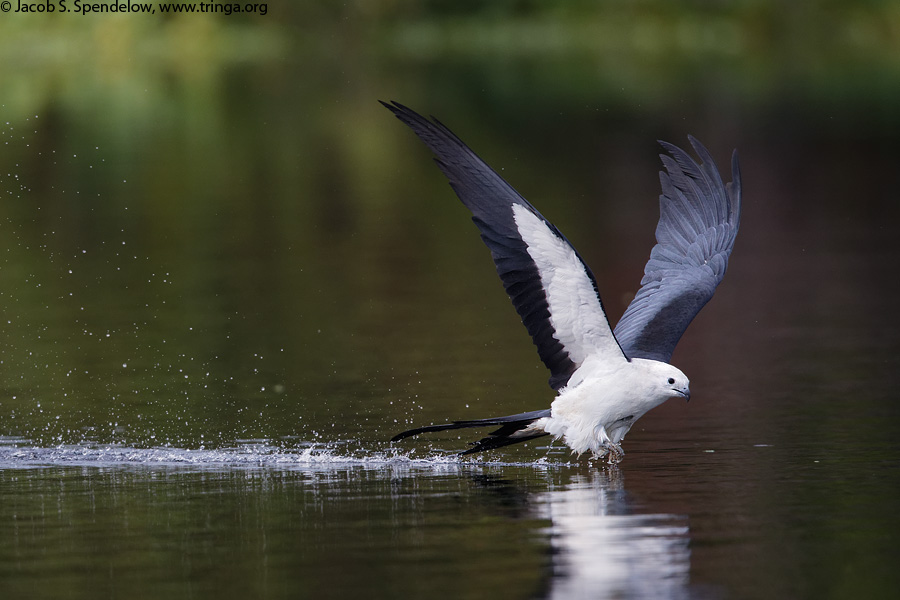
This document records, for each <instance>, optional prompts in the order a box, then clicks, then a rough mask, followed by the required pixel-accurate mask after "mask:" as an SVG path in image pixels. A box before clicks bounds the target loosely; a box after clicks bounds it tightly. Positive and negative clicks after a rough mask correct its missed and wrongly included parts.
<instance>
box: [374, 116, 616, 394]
mask: <svg viewBox="0 0 900 600" xmlns="http://www.w3.org/2000/svg"><path fill="white" fill-rule="evenodd" d="M382 104H384V106H385V107H387V108H388V109H389V110H390V111H391V112H393V113H394V115H396V117H397V118H398V119H400V120H401V121H402V122H403V123H405V124H406V125H408V126H409V127H410V128H411V129H412V130H413V131H414V132H415V133H416V135H418V136H419V138H421V140H422V141H423V142H425V145H427V146H428V147H429V148H430V149H431V151H432V152H434V154H435V156H436V157H437V158H436V161H437V164H438V166H439V167H440V169H441V171H443V172H444V175H446V176H447V178H448V179H449V180H450V185H451V187H452V188H453V190H454V191H455V192H456V195H457V196H459V199H460V200H462V202H463V204H465V205H466V206H467V207H468V208H469V210H470V211H472V220H473V221H474V222H475V224H476V225H477V226H478V229H480V230H481V239H482V240H484V243H485V244H486V245H487V247H488V248H489V249H490V251H491V256H492V257H493V259H494V264H495V265H496V267H497V273H498V274H499V275H500V279H501V280H503V286H504V287H505V288H506V293H507V294H509V297H510V299H511V300H512V303H513V305H514V306H515V308H516V311H517V312H518V313H519V316H520V317H521V318H522V322H523V323H524V324H525V327H526V328H527V329H528V333H529V334H531V338H532V339H533V340H534V344H535V346H537V350H538V354H539V355H540V357H541V360H542V361H544V364H545V365H547V368H548V369H550V374H551V376H550V387H552V388H553V389H560V388H562V387H563V386H565V385H566V382H568V380H569V377H570V376H571V375H572V373H573V372H575V370H576V369H577V368H578V367H579V366H580V365H581V363H582V362H583V361H584V359H585V358H587V357H588V356H590V355H593V356H598V357H599V358H601V359H603V360H625V355H624V354H623V352H622V349H621V348H620V347H619V345H618V343H617V342H616V338H615V336H613V333H612V328H611V327H610V325H609V321H608V320H607V318H606V312H605V311H604V310H603V305H602V304H601V302H600V295H599V294H598V293H597V283H596V281H595V280H594V275H593V274H592V273H591V271H590V269H588V267H587V265H585V264H584V261H583V260H582V259H581V257H580V256H579V255H578V252H577V251H576V250H575V248H574V247H573V246H572V245H571V244H570V243H569V242H568V240H566V238H565V237H564V236H563V235H562V234H561V233H560V232H559V230H558V229H556V227H554V226H553V225H552V224H551V223H550V222H549V221H547V219H545V218H544V217H543V216H542V215H541V214H540V213H539V212H538V211H537V210H536V209H535V208H534V207H533V206H531V204H529V203H528V201H527V200H525V198H523V197H522V196H521V195H519V193H518V192H516V191H515V190H514V189H513V188H512V186H510V185H509V184H508V183H506V181H504V180H503V178H502V177H500V176H499V175H498V174H497V173H496V172H495V171H494V170H493V169H491V168H490V167H489V166H488V165H487V164H486V163H485V162H484V161H483V160H481V159H480V158H478V156H477V155H476V154H475V153H474V152H472V151H471V150H470V149H469V148H468V147H467V146H466V145H465V144H464V143H463V142H462V141H461V140H460V139H459V138H458V137H456V136H455V135H454V134H453V133H452V132H451V131H450V130H449V129H447V128H446V127H445V126H444V125H442V124H441V123H440V122H439V121H437V119H434V120H428V119H426V118H424V117H422V116H421V115H419V114H417V113H416V112H414V111H412V110H410V109H409V108H407V107H405V106H403V105H402V104H399V103H397V102H394V103H392V104H387V103H384V102H382Z"/></svg>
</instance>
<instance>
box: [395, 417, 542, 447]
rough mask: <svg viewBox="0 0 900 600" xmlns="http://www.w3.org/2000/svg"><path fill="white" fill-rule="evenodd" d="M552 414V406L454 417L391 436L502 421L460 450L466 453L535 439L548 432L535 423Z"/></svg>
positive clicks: (400, 437) (493, 423)
mask: <svg viewBox="0 0 900 600" xmlns="http://www.w3.org/2000/svg"><path fill="white" fill-rule="evenodd" d="M549 416H550V409H549V408H547V409H544V410H533V411H531V412H527V413H519V414H517V415H508V416H505V417H494V418H492V419H474V420H471V421H453V422H452V423H442V424H441V425H427V426H425V427H417V428H415V429H410V430H408V431H404V432H402V433H398V434H397V435H395V436H394V437H392V438H391V441H392V442H396V441H398V440H402V439H403V438H408V437H411V436H414V435H419V434H420V433H431V432H434V431H446V430H448V429H466V428H469V427H489V426H491V425H500V428H499V429H496V430H494V431H492V432H490V433H489V434H487V436H485V437H483V438H481V439H480V440H478V441H477V442H472V447H471V448H469V449H468V450H466V451H464V452H460V453H459V454H460V456H464V455H466V454H474V453H476V452H483V451H485V450H493V449H494V448H502V447H503V446H509V445H510V444H518V443H519V442H525V441H528V440H533V439H535V438H539V437H542V436H545V435H548V434H547V432H546V431H544V430H543V429H541V428H539V427H534V425H535V422H536V421H538V420H539V419H543V418H546V417H549Z"/></svg>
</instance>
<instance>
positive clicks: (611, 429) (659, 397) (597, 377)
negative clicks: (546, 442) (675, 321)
mask: <svg viewBox="0 0 900 600" xmlns="http://www.w3.org/2000/svg"><path fill="white" fill-rule="evenodd" d="M654 362H656V361H648V360H642V359H634V360H632V361H630V362H628V361H622V362H621V363H618V364H615V365H608V364H605V365H591V364H590V363H589V362H586V363H585V364H584V365H583V366H582V368H581V369H579V370H578V371H577V372H576V373H575V374H574V375H573V377H572V380H571V381H570V384H569V385H568V386H566V387H565V388H563V389H562V390H560V393H559V396H557V397H556V399H555V400H554V401H553V404H552V405H551V416H550V417H549V418H548V419H547V420H546V422H545V423H544V424H543V428H544V431H546V432H547V433H549V434H551V435H553V436H554V437H556V438H557V439H560V438H561V439H563V440H564V441H565V443H566V444H567V445H568V446H569V447H570V448H572V450H573V451H575V452H576V453H578V454H581V453H583V452H587V451H588V450H591V451H593V452H594V453H595V454H597V455H602V454H604V453H605V451H604V449H603V443H604V442H605V441H608V442H612V443H613V444H618V443H619V442H620V441H622V438H624V437H625V434H626V433H628V430H629V429H630V428H631V426H632V425H633V424H634V422H635V421H636V420H637V419H639V418H640V417H641V416H643V415H644V414H645V413H646V412H647V411H649V410H650V409H652V408H654V407H656V406H659V405H660V404H662V403H663V402H665V401H666V399H667V398H668V397H669V396H668V395H665V394H660V393H659V391H658V389H657V387H658V386H655V385H653V381H654V380H653V379H652V378H653V377H654V376H655V375H654V374H653V372H652V371H653V368H652V365H651V364H649V363H654ZM604 438H605V439H604Z"/></svg>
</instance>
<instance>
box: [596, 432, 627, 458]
mask: <svg viewBox="0 0 900 600" xmlns="http://www.w3.org/2000/svg"><path fill="white" fill-rule="evenodd" d="M598 437H599V438H600V440H599V441H600V443H599V444H598V448H596V449H595V450H594V458H597V459H603V458H606V459H607V463H608V464H611V465H617V464H619V463H620V462H622V459H623V458H625V451H624V450H622V446H620V445H619V444H617V443H615V442H614V441H612V439H611V438H610V437H609V434H608V433H607V432H606V427H602V426H601V427H600V431H599V435H598Z"/></svg>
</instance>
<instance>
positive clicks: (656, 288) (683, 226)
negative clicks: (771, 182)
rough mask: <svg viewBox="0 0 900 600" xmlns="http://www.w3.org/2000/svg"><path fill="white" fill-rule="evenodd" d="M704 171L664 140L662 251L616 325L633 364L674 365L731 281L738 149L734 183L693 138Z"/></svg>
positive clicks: (736, 224) (738, 211)
mask: <svg viewBox="0 0 900 600" xmlns="http://www.w3.org/2000/svg"><path fill="white" fill-rule="evenodd" d="M688 139H689V140H690V142H691V146H693V147H694V151H695V152H696V153H697V156H698V157H699V158H700V161H701V162H700V164H699V165H698V164H697V163H696V162H694V160H693V159H692V158H691V157H690V156H689V155H688V154H687V153H686V152H685V151H684V150H682V149H680V148H678V147H676V146H673V145H672V144H669V143H666V142H660V144H662V146H663V148H665V150H666V151H667V152H668V153H669V154H670V155H671V156H667V155H664V154H663V155H660V158H661V159H662V163H663V166H664V167H665V169H666V170H665V172H660V174H659V180H660V184H661V185H662V194H661V195H660V197H659V206H660V218H659V224H658V225H657V227H656V241H657V244H656V246H654V247H653V250H652V251H651V252H650V260H648V261H647V265H646V266H645V267H644V278H643V279H642V280H641V289H640V290H638V293H637V295H636V296H635V297H634V300H632V302H631V304H629V305H628V308H627V309H626V310H625V314H624V315H622V318H621V319H620V320H619V323H618V324H617V325H616V329H615V336H616V339H618V340H619V345H620V346H621V347H622V350H623V351H624V352H625V354H626V355H627V356H628V357H629V358H649V359H653V360H661V361H664V362H668V361H669V359H671V358H672V352H673V351H674V350H675V345H676V344H677V343H678V340H679V339H681V336H682V334H683V333H684V331H685V329H687V326H688V325H689V324H690V323H691V321H692V320H693V319H694V317H695V316H696V315H697V313H698V312H700V309H701V308H703V306H704V305H705V304H706V303H707V302H709V299H710V298H712V296H713V293H714V292H715V290H716V286H717V285H719V282H721V281H722V278H723V277H724V276H725V270H726V269H727V267H728V257H729V256H730V255H731V250H732V248H733V247H734V240H735V237H736V236H737V232H738V228H739V226H740V220H741V173H740V167H739V165H738V158H737V151H735V152H734V154H733V155H732V158H731V173H732V175H731V177H732V181H731V183H729V184H727V185H726V184H723V182H722V178H721V176H720V175H719V171H718V169H717V168H716V164H715V162H714V161H713V159H712V157H711V156H710V154H709V152H708V151H707V150H706V148H704V147H703V145H702V144H701V143H700V142H698V141H697V140H696V139H694V138H693V137H691V136H688Z"/></svg>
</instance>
